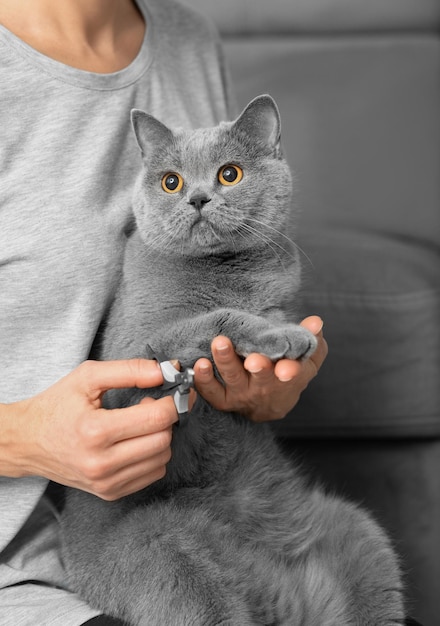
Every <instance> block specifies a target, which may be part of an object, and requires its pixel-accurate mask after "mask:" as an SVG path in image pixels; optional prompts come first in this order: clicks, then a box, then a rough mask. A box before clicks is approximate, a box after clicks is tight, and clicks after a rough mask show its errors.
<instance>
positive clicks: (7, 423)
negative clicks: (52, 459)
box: [0, 402, 30, 478]
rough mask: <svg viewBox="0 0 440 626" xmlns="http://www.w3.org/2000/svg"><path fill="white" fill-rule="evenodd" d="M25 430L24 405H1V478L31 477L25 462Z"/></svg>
mask: <svg viewBox="0 0 440 626" xmlns="http://www.w3.org/2000/svg"><path fill="white" fill-rule="evenodd" d="M25 430H26V421H25V410H24V403H22V402H14V403H12V404H0V476H8V477H11V478H21V477H23V476H27V475H29V473H30V472H29V471H28V470H27V468H26V462H25V457H26V454H25V448H26V444H25V437H23V435H24V433H25Z"/></svg>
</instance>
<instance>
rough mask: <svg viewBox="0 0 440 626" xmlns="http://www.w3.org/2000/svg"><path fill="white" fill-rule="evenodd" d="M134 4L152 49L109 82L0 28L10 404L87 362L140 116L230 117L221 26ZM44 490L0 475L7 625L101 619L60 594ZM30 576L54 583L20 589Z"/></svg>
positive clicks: (36, 481) (128, 186) (3, 336)
mask: <svg viewBox="0 0 440 626" xmlns="http://www.w3.org/2000/svg"><path fill="white" fill-rule="evenodd" d="M138 4H139V8H140V9H141V11H142V13H143V14H144V17H145V20H146V23H147V31H146V36H145V39H144V41H143V45H142V48H141V50H140V52H139V54H138V56H137V57H136V59H135V60H134V61H133V62H132V63H131V64H130V65H129V66H128V67H127V68H125V69H123V70H122V71H120V72H116V73H113V74H105V75H104V74H95V73H90V72H85V71H81V70H78V69H74V68H71V67H68V66H66V65H63V64H61V63H59V62H57V61H54V60H53V59H50V58H48V57H46V56H44V55H42V54H40V53H38V52H37V51H35V50H34V49H33V48H31V47H29V46H28V45H26V44H25V43H23V42H22V41H21V40H20V39H18V38H17V37H15V36H14V35H13V34H12V33H10V32H9V31H8V30H6V29H5V28H3V27H1V26H0V402H4V403H8V402H13V401H15V400H20V399H23V398H27V397H30V396H33V395H34V394H36V393H38V392H39V391H41V390H43V389H45V388H47V387H48V386H50V385H51V384H52V383H54V382H55V381H56V380H58V379H59V378H60V377H62V376H63V375H65V374H67V373H68V372H69V371H71V370H72V369H73V368H75V367H76V366H77V365H78V364H79V363H81V362H82V361H83V360H85V359H86V358H87V356H88V354H89V350H90V346H91V343H92V341H93V338H94V336H95V333H96V330H97V328H98V325H99V323H100V321H101V319H102V315H103V312H104V310H105V308H106V305H107V303H108V302H109V299H110V297H111V295H112V292H113V291H114V289H115V282H116V278H117V266H118V262H119V260H120V257H121V254H122V250H123V236H122V233H123V229H124V226H125V225H126V223H127V221H128V220H129V217H130V200H131V190H132V187H133V183H134V180H135V177H136V175H137V172H138V171H139V168H140V166H141V161H140V153H139V150H138V147H137V144H136V141H135V139H134V136H133V133H132V131H131V128H130V110H131V109H132V108H140V109H143V110H146V111H148V112H150V113H152V114H154V115H156V116H157V117H159V118H160V119H162V120H163V121H164V122H166V123H168V124H170V125H177V126H193V127H196V126H209V125H212V124H215V123H217V122H218V121H219V120H221V119H226V118H228V117H229V114H228V111H229V103H228V95H227V92H228V90H227V86H226V81H225V73H224V68H223V64H222V56H221V51H220V47H219V42H218V37H217V33H216V32H215V30H214V29H213V28H212V26H211V25H210V24H208V23H207V22H206V21H205V20H204V18H201V17H200V16H199V15H198V14H196V13H193V12H192V11H191V10H189V9H188V8H183V6H181V5H178V4H176V3H175V2H174V1H173V0H138ZM66 419H69V416H68V415H66ZM46 484H47V481H46V480H45V479H43V478H39V477H33V478H26V479H9V478H5V477H0V625H9V624H14V625H15V626H18V625H28V624H29V625H30V624H32V626H35V624H38V625H39V626H42V625H45V624H63V625H66V626H69V624H72V626H74V625H75V624H80V623H82V622H83V621H85V619H87V618H89V617H91V616H93V615H94V614H95V613H94V612H93V611H91V610H90V609H88V608H87V607H85V606H83V605H82V604H81V603H79V602H78V603H77V604H75V607H73V606H72V602H73V600H72V596H69V597H67V594H66V592H64V591H60V590H58V589H54V588H53V586H54V585H58V586H60V587H63V586H64V584H65V581H64V580H62V579H60V578H61V577H62V567H61V565H60V563H59V558H58V555H57V537H56V536H55V535H56V525H54V517H53V514H52V513H51V512H50V511H49V509H48V508H47V507H46V505H45V503H43V501H42V500H41V496H42V494H43V492H44V490H45V487H46ZM37 503H39V504H38V506H37ZM26 520H28V522H27V523H26V525H25V522H26ZM38 520H40V521H38ZM49 528H50V532H49V531H48V529H49ZM20 529H21V531H20ZM19 531H20V536H19V537H18V538H16V539H15V540H14V541H13V542H12V540H13V538H14V537H15V536H16V535H17V533H18V532H19ZM11 542H12V543H11ZM28 580H37V581H41V582H42V583H49V586H48V587H46V586H42V585H39V586H36V585H24V586H11V585H16V584H17V583H22V582H23V581H28ZM51 594H52V596H53V597H52V596H51ZM48 596H51V597H50V598H49V597H48ZM54 598H55V599H54ZM60 598H61V599H60ZM62 598H65V604H63V601H62Z"/></svg>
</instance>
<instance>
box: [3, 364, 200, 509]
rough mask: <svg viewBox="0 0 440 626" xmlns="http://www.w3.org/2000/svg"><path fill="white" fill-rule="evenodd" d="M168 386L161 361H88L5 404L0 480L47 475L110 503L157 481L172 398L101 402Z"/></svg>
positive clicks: (172, 418)
mask: <svg viewBox="0 0 440 626" xmlns="http://www.w3.org/2000/svg"><path fill="white" fill-rule="evenodd" d="M162 382H163V377H162V373H161V371H160V368H159V366H158V365H157V363H156V362H155V361H147V360H142V359H134V360H127V361H107V362H97V361H87V362H85V363H83V364H81V365H80V366H79V367H77V368H76V369H75V370H73V372H71V373H70V374H68V375H67V376H66V377H64V378H62V379H61V380H59V381H58V382H57V383H55V384H54V385H53V386H51V387H50V388H49V389H47V390H45V391H44V392H42V393H40V394H38V395H37V396H34V397H32V398H30V399H28V400H23V401H21V402H16V403H13V404H2V405H0V475H2V476H9V477H17V478H18V477H23V476H32V475H36V476H44V477H46V478H49V479H51V480H54V481H56V482H58V483H61V484H63V485H68V486H71V487H76V488H78V489H82V490H84V491H88V492H90V493H94V494H95V495H98V496H100V497H101V498H104V499H106V500H114V499H116V498H120V497H122V496H124V495H128V494H129V493H132V492H135V491H138V490H140V489H142V488H143V487H145V486H147V485H148V484H151V483H152V482H154V481H156V480H159V479H160V478H162V477H163V476H164V474H165V471H166V464H167V463H168V461H169V460H170V457H171V448H170V444H171V436H172V434H171V430H172V425H173V423H174V422H176V421H177V413H176V409H175V406H174V402H173V399H172V398H171V397H164V398H161V399H160V400H153V399H151V398H145V399H144V400H142V402H141V403H140V404H138V405H135V406H132V407H128V408H123V409H114V410H106V409H104V408H102V402H101V400H102V396H103V394H104V392H105V391H106V390H108V389H111V388H123V387H134V386H136V387H141V388H146V387H155V386H157V385H160V384H161V383H162ZM194 395H195V394H194V393H193V397H194Z"/></svg>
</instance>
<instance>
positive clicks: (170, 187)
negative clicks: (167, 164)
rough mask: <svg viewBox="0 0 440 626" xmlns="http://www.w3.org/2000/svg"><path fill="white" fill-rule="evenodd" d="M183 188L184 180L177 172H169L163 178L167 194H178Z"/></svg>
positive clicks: (163, 187)
mask: <svg viewBox="0 0 440 626" xmlns="http://www.w3.org/2000/svg"><path fill="white" fill-rule="evenodd" d="M182 187H183V178H182V177H181V175H180V174H177V172H168V173H167V174H165V176H162V189H163V190H164V191H166V192H167V193H177V192H178V191H180V190H181V189H182Z"/></svg>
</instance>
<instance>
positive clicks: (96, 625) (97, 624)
mask: <svg viewBox="0 0 440 626" xmlns="http://www.w3.org/2000/svg"><path fill="white" fill-rule="evenodd" d="M405 624H406V626H421V624H419V622H416V621H415V620H414V619H412V618H411V617H408V618H407V620H406V622H405ZM83 626H126V624H125V622H122V621H121V620H120V619H117V618H116V617H107V616H106V615H98V616H97V617H94V618H93V619H89V621H88V622H86V623H85V624H83Z"/></svg>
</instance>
